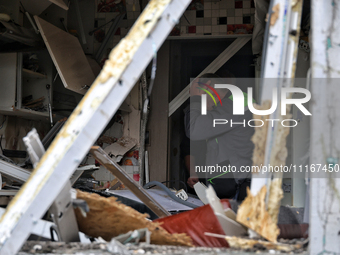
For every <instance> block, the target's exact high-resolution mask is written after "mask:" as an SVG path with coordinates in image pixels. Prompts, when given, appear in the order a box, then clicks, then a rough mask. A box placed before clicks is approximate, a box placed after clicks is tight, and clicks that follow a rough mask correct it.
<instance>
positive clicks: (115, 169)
mask: <svg viewBox="0 0 340 255" xmlns="http://www.w3.org/2000/svg"><path fill="white" fill-rule="evenodd" d="M90 152H91V154H92V155H93V156H94V157H95V159H96V160H98V161H99V163H100V164H102V165H103V166H104V167H105V168H106V169H107V170H109V171H110V172H111V173H112V174H113V175H114V176H116V177H117V178H118V179H119V180H120V181H121V182H122V183H124V185H125V186H126V187H127V188H128V189H129V190H131V192H132V193H133V194H135V195H136V196H137V197H138V198H139V199H140V200H141V201H142V202H143V203H144V204H145V205H146V206H147V207H149V208H150V210H152V211H153V212H154V213H155V214H156V215H157V216H158V217H160V218H162V217H166V216H170V213H169V212H168V211H167V210H166V209H164V208H163V206H161V205H160V204H159V203H158V202H157V201H156V200H155V199H154V198H153V197H152V196H150V195H149V193H147V192H146V191H145V190H144V189H143V187H142V186H140V185H139V184H138V183H137V182H135V181H134V180H133V179H132V178H131V177H130V176H129V175H128V174H127V173H126V172H125V171H124V170H123V169H122V168H121V167H120V166H119V165H118V164H117V163H116V162H114V161H113V160H112V159H111V158H110V156H109V155H107V153H105V151H103V150H102V149H101V148H100V147H99V146H92V148H91V150H90Z"/></svg>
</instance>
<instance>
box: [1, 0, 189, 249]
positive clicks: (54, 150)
mask: <svg viewBox="0 0 340 255" xmlns="http://www.w3.org/2000/svg"><path fill="white" fill-rule="evenodd" d="M189 2H190V0H151V1H150V2H149V3H148V5H147V6H146V7H145V9H144V11H143V13H142V14H141V15H140V16H139V18H138V19H137V21H136V23H135V24H134V26H133V27H132V28H131V30H130V32H129V33H128V35H127V36H126V37H125V38H124V39H123V40H121V41H120V43H119V44H118V45H117V46H116V47H115V48H114V49H113V50H112V52H111V54H110V56H109V59H108V60H107V61H106V62H105V66H104V68H103V70H102V71H101V73H100V75H99V76H98V78H97V79H96V80H95V82H94V83H93V84H92V86H91V88H90V89H89V91H88V92H87V93H86V94H85V96H84V97H83V99H82V100H81V102H80V103H79V104H78V106H77V107H76V109H75V110H74V111H73V113H72V114H71V116H70V117H69V118H68V120H67V122H66V123H65V125H64V126H63V128H62V129H61V131H60V132H59V133H58V135H57V136H56V138H55V139H54V141H53V143H52V144H51V145H50V146H49V148H48V150H47V151H46V153H45V154H44V155H43V157H42V158H41V160H40V161H39V163H38V165H37V167H36V168H35V169H34V171H33V173H32V174H31V176H30V177H29V179H28V180H27V182H26V183H25V184H24V186H23V187H22V188H21V189H20V191H19V192H18V194H17V195H16V196H15V197H14V199H13V200H12V201H11V203H10V204H9V205H8V207H7V210H6V212H5V214H4V215H3V216H2V217H1V219H0V254H1V255H7V254H8V255H12V254H16V253H17V252H18V251H19V249H20V247H21V246H22V244H23V243H24V242H25V240H26V239H27V237H28V236H29V233H30V232H31V230H32V228H33V227H34V225H35V224H36V223H37V221H38V220H39V219H40V218H41V217H42V216H43V214H44V213H45V212H46V211H47V209H48V208H49V206H50V205H51V204H52V203H53V201H54V200H55V199H56V197H57V196H58V195H59V193H60V192H61V190H62V189H63V187H64V186H65V184H66V182H68V181H69V178H70V176H71V175H72V173H73V172H74V170H75V169H76V168H77V167H78V165H79V164H80V162H81V161H82V159H83V158H84V157H85V155H86V154H87V153H88V151H89V149H90V147H91V146H92V145H93V143H94V142H95V141H96V140H97V138H98V137H99V135H100V134H101V132H102V131H103V130H104V128H105V126H106V125H107V124H108V123H109V121H110V120H111V118H112V116H113V115H114V114H115V113H116V111H117V110H118V108H119V106H120V105H121V103H122V102H123V101H124V99H125V98H126V96H127V95H128V94H129V92H130V91H131V89H132V88H133V86H134V84H135V83H136V81H137V80H138V79H139V77H140V75H141V74H142V72H143V71H144V69H145V68H146V67H147V65H148V64H149V62H150V61H151V59H152V58H153V57H154V56H155V53H156V51H157V50H158V49H159V48H160V47H161V45H162V43H163V42H164V40H165V39H166V37H167V36H168V34H169V33H170V31H171V30H172V28H173V26H174V25H175V24H176V23H177V21H178V19H179V18H180V17H181V15H182V14H183V12H184V10H185V9H186V8H187V6H188V4H189Z"/></svg>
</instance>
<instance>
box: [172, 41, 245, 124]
mask: <svg viewBox="0 0 340 255" xmlns="http://www.w3.org/2000/svg"><path fill="white" fill-rule="evenodd" d="M250 39H251V36H248V35H246V36H241V37H238V38H237V39H236V40H235V41H233V42H232V43H231V44H230V45H229V46H228V48H226V49H225V50H224V51H223V52H222V53H221V54H220V55H218V57H217V58H215V59H214V61H213V62H211V63H210V64H209V65H208V66H207V67H206V68H205V69H204V70H203V71H202V72H201V73H200V74H199V75H198V76H197V77H199V76H200V75H202V74H204V73H215V72H216V71H217V70H218V69H220V68H221V66H223V65H224V64H225V63H226V62H227V61H228V60H229V59H231V57H232V56H234V55H235V54H236V53H237V52H238V51H239V50H240V49H242V47H243V46H244V45H245V44H246V43H247V42H249V40H250ZM189 88H190V83H189V84H188V85H187V86H186V87H185V89H183V90H182V91H181V92H180V93H179V94H178V95H177V96H176V97H175V98H174V99H173V100H172V101H171V102H170V103H169V117H170V116H171V115H172V114H173V113H174V112H175V111H176V110H177V109H178V108H179V107H180V106H181V105H182V104H183V103H184V102H185V101H186V100H187V99H188V98H189Z"/></svg>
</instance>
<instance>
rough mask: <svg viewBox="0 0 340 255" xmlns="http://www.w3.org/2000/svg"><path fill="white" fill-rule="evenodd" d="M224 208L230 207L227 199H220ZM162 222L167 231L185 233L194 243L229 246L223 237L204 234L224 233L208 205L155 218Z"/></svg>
mask: <svg viewBox="0 0 340 255" xmlns="http://www.w3.org/2000/svg"><path fill="white" fill-rule="evenodd" d="M221 203H222V206H223V208H224V209H227V208H231V206H230V203H229V200H228V199H222V200H221ZM155 222H162V223H163V224H162V227H163V228H164V229H166V230H167V231H168V232H169V233H171V234H173V233H186V234H187V235H189V236H190V237H191V239H192V240H193V243H194V245H196V246H203V247H229V245H228V243H227V241H226V240H225V239H223V238H216V237H211V236H206V235H204V232H209V233H215V234H220V235H224V231H223V229H222V227H221V226H220V223H219V222H218V220H217V218H216V216H215V214H214V212H213V210H212V209H211V207H210V205H204V206H201V207H199V208H196V209H193V210H190V211H187V212H183V213H179V214H176V215H172V216H169V217H165V218H161V219H157V220H155Z"/></svg>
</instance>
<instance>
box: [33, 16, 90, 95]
mask: <svg viewBox="0 0 340 255" xmlns="http://www.w3.org/2000/svg"><path fill="white" fill-rule="evenodd" d="M34 19H35V21H36V23H37V25H38V27H39V30H40V33H41V35H42V37H43V39H44V42H45V44H46V47H47V49H48V52H49V53H50V55H51V58H52V60H53V62H54V64H55V66H56V68H57V70H58V73H59V75H60V78H61V80H62V82H63V84H64V86H65V88H67V89H70V90H72V91H74V92H77V93H79V94H85V93H86V92H87V89H84V86H85V85H87V86H90V85H91V84H92V83H93V81H94V79H95V76H94V74H93V72H92V69H91V66H90V65H89V63H88V61H87V59H86V56H85V54H84V52H83V49H82V47H81V45H80V43H79V41H78V39H77V38H76V37H74V36H73V35H70V34H69V33H66V32H65V31H63V30H61V29H59V28H57V27H55V26H53V25H52V24H50V23H48V22H46V21H45V20H43V19H41V18H39V17H37V16H34Z"/></svg>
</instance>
